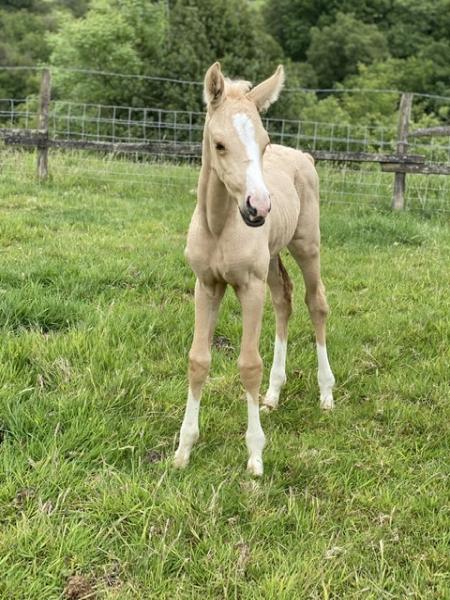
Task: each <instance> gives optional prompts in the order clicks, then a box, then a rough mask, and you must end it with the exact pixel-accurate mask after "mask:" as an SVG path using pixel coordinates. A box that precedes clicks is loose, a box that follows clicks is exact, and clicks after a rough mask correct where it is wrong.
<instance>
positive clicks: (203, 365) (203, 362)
mask: <svg viewBox="0 0 450 600" xmlns="http://www.w3.org/2000/svg"><path fill="white" fill-rule="evenodd" d="M210 364H211V355H210V354H209V353H208V354H200V353H196V352H193V351H192V350H191V352H190V353H189V382H190V384H191V386H198V385H202V384H203V383H204V381H205V379H206V377H207V376H208V371H209V366H210Z"/></svg>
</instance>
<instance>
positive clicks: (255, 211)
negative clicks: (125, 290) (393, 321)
mask: <svg viewBox="0 0 450 600" xmlns="http://www.w3.org/2000/svg"><path fill="white" fill-rule="evenodd" d="M246 204H247V208H248V212H249V213H250V215H251V216H252V217H256V214H257V212H258V211H257V210H256V208H254V207H253V206H252V205H251V204H250V196H247V202H246Z"/></svg>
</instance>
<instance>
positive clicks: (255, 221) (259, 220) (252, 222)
mask: <svg viewBox="0 0 450 600" xmlns="http://www.w3.org/2000/svg"><path fill="white" fill-rule="evenodd" d="M239 212H240V213H241V217H242V219H243V220H244V223H245V224H246V225H248V226H249V227H261V225H264V223H265V222H266V219H265V218H264V217H258V216H252V215H251V214H250V212H249V210H248V209H247V208H245V209H242V208H241V207H239Z"/></svg>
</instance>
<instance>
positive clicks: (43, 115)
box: [37, 69, 51, 181]
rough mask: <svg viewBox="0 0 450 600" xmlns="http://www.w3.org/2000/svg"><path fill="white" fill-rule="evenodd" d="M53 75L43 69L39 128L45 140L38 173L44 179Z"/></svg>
mask: <svg viewBox="0 0 450 600" xmlns="http://www.w3.org/2000/svg"><path fill="white" fill-rule="evenodd" d="M50 89H51V77H50V71H49V69H44V70H43V71H42V80H41V89H40V92H39V115H38V129H40V130H42V131H44V132H45V140H46V141H45V142H44V143H42V144H41V145H39V146H38V151H37V175H38V178H39V180H41V181H43V180H44V179H47V177H48V143H47V140H48V110H49V104H50Z"/></svg>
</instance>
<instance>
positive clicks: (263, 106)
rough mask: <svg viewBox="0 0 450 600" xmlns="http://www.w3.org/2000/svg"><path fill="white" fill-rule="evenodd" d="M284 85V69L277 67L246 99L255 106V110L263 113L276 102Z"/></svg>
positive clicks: (281, 66)
mask: <svg viewBox="0 0 450 600" xmlns="http://www.w3.org/2000/svg"><path fill="white" fill-rule="evenodd" d="M283 85H284V68H283V65H278V67H277V70H276V71H275V73H274V74H273V75H272V77H269V79H266V80H265V81H263V82H262V83H260V84H259V85H257V86H256V87H254V88H253V89H252V90H250V91H249V92H248V94H247V98H248V99H249V100H251V101H252V102H254V103H255V104H256V108H257V109H258V110H259V111H260V112H264V111H265V110H267V109H268V108H269V106H270V105H271V104H273V103H274V102H275V101H276V100H278V96H279V95H280V92H281V90H282V89H283Z"/></svg>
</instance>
